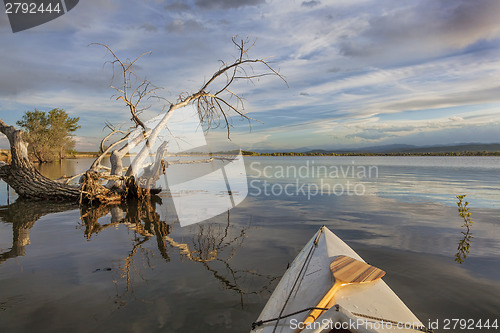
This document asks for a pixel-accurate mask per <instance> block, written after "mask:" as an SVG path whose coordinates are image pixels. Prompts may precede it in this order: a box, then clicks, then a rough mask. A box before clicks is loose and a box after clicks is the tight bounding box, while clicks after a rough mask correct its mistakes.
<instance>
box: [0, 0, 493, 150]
mask: <svg viewBox="0 0 500 333" xmlns="http://www.w3.org/2000/svg"><path fill="white" fill-rule="evenodd" d="M499 16H500V1H497V0H474V1H471V0H420V1H412V0H405V1H401V0H310V1H301V0H297V1H295V0H188V1H177V0H174V1H170V0H144V1H140V0H135V1H130V0H100V1H97V0H81V1H80V2H79V3H78V5H77V6H76V7H75V8H73V9H72V10H71V11H69V12H68V13H66V14H65V15H63V16H61V17H59V18H57V19H55V20H53V21H50V22H48V23H45V24H43V25H40V26H38V27H34V28H32V29H29V30H25V31H21V32H17V33H12V30H11V28H10V25H9V21H8V17H7V15H6V14H5V13H0V42H1V51H0V75H1V80H0V118H1V119H3V120H4V121H5V122H7V123H8V124H12V125H14V124H15V122H16V121H17V120H19V119H20V118H21V117H22V115H23V113H24V112H25V111H30V110H34V109H35V108H37V109H38V110H42V111H49V110H51V109H52V108H63V109H64V110H65V111H66V112H67V113H68V114H69V115H71V116H75V117H79V118H80V122H79V123H80V125H81V129H79V130H78V131H77V132H76V137H75V140H76V142H77V146H76V148H77V149H78V150H81V151H96V150H97V149H98V143H99V141H100V139H101V138H102V137H104V136H105V135H106V134H107V132H106V129H104V126H105V123H106V122H109V123H112V124H121V125H122V126H124V127H126V126H128V125H129V124H130V116H129V114H128V110H127V108H126V106H125V105H124V104H123V102H122V101H120V100H118V101H117V100H115V98H113V97H112V95H113V94H114V91H113V89H112V88H110V84H111V80H112V69H111V66H109V65H105V62H106V61H109V60H111V57H110V54H109V53H107V52H106V50H105V49H104V48H103V47H100V46H97V45H89V44H91V43H103V44H106V45H108V46H109V47H110V48H111V49H113V51H114V52H115V53H116V54H117V55H118V56H119V57H121V58H122V59H127V58H130V59H133V58H136V57H137V56H139V55H141V54H142V53H144V52H148V51H151V53H150V54H148V55H145V56H144V57H142V58H141V59H140V61H139V62H137V66H136V67H135V69H136V72H137V74H138V75H139V76H140V77H141V78H147V79H148V80H150V81H151V82H152V83H153V84H154V85H156V86H158V87H163V89H162V90H161V91H160V92H159V95H161V96H162V97H165V98H166V99H167V100H169V101H176V100H177V97H178V96H179V94H181V93H183V92H188V93H193V92H196V91H197V90H198V89H199V88H200V87H201V86H202V85H203V83H204V82H205V81H206V80H207V79H208V78H209V77H210V76H211V75H212V74H213V73H214V72H215V71H217V70H218V69H219V66H220V62H219V61H220V60H223V61H229V62H230V61H233V59H234V57H235V56H236V50H235V48H234V45H233V44H232V42H231V38H232V37H233V36H236V35H237V36H239V38H243V39H245V38H249V40H251V41H256V43H255V46H254V47H253V48H252V49H251V51H250V57H253V58H266V59H267V60H268V61H269V62H271V64H272V66H273V67H274V68H276V69H279V72H280V73H281V74H282V75H283V76H284V77H285V79H286V82H287V84H285V83H284V82H283V81H281V80H280V79H278V78H276V77H264V78H261V79H259V80H254V82H253V83H252V84H238V85H236V86H235V89H237V93H238V94H239V95H241V96H243V97H244V98H245V112H247V115H248V116H249V117H252V118H255V119H257V120H259V121H260V122H257V121H253V122H252V123H251V127H249V124H248V122H246V121H240V120H238V119H237V118H235V119H234V121H233V128H232V143H233V144H236V145H239V146H240V147H242V148H243V149H247V150H259V149H271V150H291V149H297V148H302V147H308V148H331V149H339V148H352V147H364V146H376V145H386V144H396V143H397V144H413V145H440V144H456V143H466V142H481V143H493V142H500V20H499V19H498V17H499ZM256 70H258V69H256ZM149 103H150V104H151V107H150V108H149V109H148V111H146V112H145V113H144V114H143V116H144V117H145V118H148V117H153V116H155V115H157V114H158V113H159V112H161V111H162V105H161V104H160V103H158V102H155V101H149ZM148 105H149V104H148ZM261 122H262V123H261ZM210 142H213V143H214V144H219V145H224V144H225V142H227V139H226V134H225V130H224V129H220V130H215V131H213V132H212V133H211V134H210ZM7 146H8V145H7V141H6V139H5V138H0V147H2V148H6V147H7Z"/></svg>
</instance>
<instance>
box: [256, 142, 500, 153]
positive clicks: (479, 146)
mask: <svg viewBox="0 0 500 333" xmlns="http://www.w3.org/2000/svg"><path fill="white" fill-rule="evenodd" d="M255 151H256V152H258V153H273V152H293V153H306V154H307V153H324V154H329V153H336V154H346V153H381V154H388V153H455V152H457V153H459V152H466V151H467V152H483V151H486V152H498V151H500V143H460V144H456V145H436V146H414V145H406V144H392V145H382V146H370V147H361V148H351V149H346V148H342V149H312V148H307V147H303V148H297V149H290V150H269V149H264V150H255Z"/></svg>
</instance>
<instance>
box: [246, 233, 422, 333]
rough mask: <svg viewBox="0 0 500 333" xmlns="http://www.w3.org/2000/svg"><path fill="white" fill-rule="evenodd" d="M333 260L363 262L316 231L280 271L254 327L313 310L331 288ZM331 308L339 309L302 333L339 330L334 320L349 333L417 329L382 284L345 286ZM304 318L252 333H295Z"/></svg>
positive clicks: (415, 322) (409, 314)
mask: <svg viewBox="0 0 500 333" xmlns="http://www.w3.org/2000/svg"><path fill="white" fill-rule="evenodd" d="M338 255H346V256H349V257H352V258H355V259H357V260H360V261H363V262H364V260H363V259H362V258H361V257H360V256H359V255H358V254H357V253H356V252H354V250H353V249H351V248H350V247H349V246H348V245H347V244H345V243H344V242H343V241H342V240H341V239H340V238H338V237H337V236H336V235H335V234H334V233H332V232H331V231H330V230H329V229H328V228H326V227H322V228H321V229H320V230H319V231H318V232H317V233H316V235H315V236H314V237H313V238H312V239H311V240H310V241H309V242H308V243H307V244H306V246H305V247H304V248H303V249H302V251H301V252H300V253H299V254H298V255H297V257H296V258H295V260H294V261H293V263H292V265H291V266H290V267H289V268H288V270H287V271H286V272H285V274H284V276H283V277H282V279H281V281H280V283H279V284H278V286H277V287H276V289H275V290H274V292H273V294H272V295H271V298H270V299H269V301H268V302H267V304H266V306H265V307H264V309H263V310H262V313H261V314H260V316H259V318H258V319H257V321H256V322H259V321H265V320H268V319H272V318H277V317H279V316H284V315H287V314H291V313H294V312H296V311H300V310H303V309H305V308H308V307H313V306H315V305H316V304H317V303H318V302H319V301H320V300H321V298H322V297H323V296H324V295H325V294H326V292H327V291H328V290H329V289H330V288H331V287H332V285H333V283H334V279H333V276H332V273H331V271H330V263H331V262H332V260H333V259H334V258H335V257H336V256H338ZM375 266H376V265H375ZM379 268H381V269H383V267H379ZM389 274H390V273H389ZM295 281H297V283H295ZM294 284H295V287H293V286H294ZM292 289H293V290H292ZM335 304H338V305H339V306H340V311H337V309H336V308H331V309H330V310H328V311H326V312H325V313H323V314H322V315H321V316H320V317H319V318H318V319H317V320H316V323H315V324H314V326H313V327H310V328H309V329H307V328H306V329H304V330H303V331H302V332H318V333H319V332H330V330H331V329H332V328H335V327H340V325H341V324H340V322H339V324H337V325H336V326H334V325H335V322H336V321H343V322H344V324H343V325H344V327H347V326H348V325H350V326H349V329H350V330H351V332H418V330H415V329H414V328H416V327H419V326H421V323H420V321H419V320H418V318H417V317H416V316H415V315H414V314H413V313H412V312H411V311H410V310H409V309H408V307H407V306H406V305H405V304H404V303H403V302H402V301H401V299H400V298H399V297H398V296H397V295H396V294H395V293H394V292H393V291H392V290H391V289H390V288H389V286H388V285H387V284H386V283H385V282H384V281H383V280H378V281H375V282H370V283H364V284H356V285H349V286H345V287H343V288H341V289H340V290H339V291H338V292H337V294H336V295H335V299H334V300H333V301H332V303H330V306H332V305H335ZM353 313H355V314H357V315H353ZM307 314H308V312H303V313H300V314H297V315H293V316H290V317H288V318H285V319H280V320H279V322H278V324H277V326H276V321H271V322H268V323H264V324H262V325H261V326H258V327H256V328H255V329H254V330H252V332H258V333H267V332H269V333H271V332H276V333H285V332H297V331H299V330H298V328H299V327H300V325H301V323H302V321H303V320H304V319H305V317H306V315H307ZM360 315H362V316H360ZM369 317H370V318H369ZM373 318H378V319H385V320H387V321H386V322H381V321H380V320H378V319H373ZM398 323H399V324H398ZM405 326H406V328H405ZM300 328H301V327H300Z"/></svg>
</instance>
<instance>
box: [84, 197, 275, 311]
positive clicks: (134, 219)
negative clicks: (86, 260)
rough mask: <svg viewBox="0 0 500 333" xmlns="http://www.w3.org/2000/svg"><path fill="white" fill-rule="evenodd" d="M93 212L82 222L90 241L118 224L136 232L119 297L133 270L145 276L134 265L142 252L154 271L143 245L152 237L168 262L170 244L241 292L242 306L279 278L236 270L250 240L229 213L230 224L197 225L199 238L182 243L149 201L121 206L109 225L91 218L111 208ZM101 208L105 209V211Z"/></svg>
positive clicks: (123, 273) (129, 288)
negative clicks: (240, 251) (239, 254)
mask: <svg viewBox="0 0 500 333" xmlns="http://www.w3.org/2000/svg"><path fill="white" fill-rule="evenodd" d="M89 209H91V210H95V211H96V213H94V214H89V213H88V212H86V213H85V214H84V213H83V211H82V220H83V221H84V223H85V224H86V229H85V233H86V237H87V238H89V237H90V235H91V233H92V232H93V233H97V232H100V231H102V230H104V229H106V228H108V227H110V226H116V225H117V224H127V225H128V227H129V229H130V230H132V231H133V232H134V236H133V247H132V250H131V251H130V252H129V254H128V255H127V257H126V258H125V259H124V261H125V264H124V265H123V267H122V268H121V270H122V276H121V277H122V278H124V279H125V283H126V288H125V292H124V293H122V295H120V296H117V297H118V298H119V299H121V298H122V297H123V296H124V295H125V293H126V292H128V291H129V290H131V289H132V280H131V276H130V273H131V268H132V267H133V268H134V270H135V272H136V274H138V275H139V276H141V274H140V271H138V270H137V269H136V266H135V264H134V258H135V257H136V256H137V254H138V253H139V251H140V252H141V253H143V255H144V258H143V259H145V260H146V262H147V265H146V266H148V267H150V268H151V265H150V263H149V260H150V258H149V255H150V252H149V250H147V249H145V248H144V247H143V245H144V244H145V243H146V242H147V241H149V240H150V239H151V238H152V237H155V239H156V243H157V248H158V250H159V251H160V254H161V256H162V257H163V258H164V259H165V261H166V262H169V261H170V260H171V259H170V257H169V255H168V252H167V245H168V246H169V247H170V248H172V249H175V250H176V251H178V253H179V254H180V256H181V259H187V260H188V261H192V262H197V263H201V264H202V265H203V266H204V267H205V268H206V269H207V270H208V271H209V272H210V273H211V274H212V275H213V276H214V277H215V278H216V279H217V280H218V281H219V282H220V283H221V284H222V286H223V287H224V288H225V289H228V290H233V291H235V292H237V293H238V294H239V295H240V297H241V304H242V305H243V301H244V296H246V295H252V294H259V293H262V292H267V291H269V288H270V286H271V284H272V283H273V282H274V281H275V280H276V279H277V277H273V276H268V275H262V274H259V273H258V272H255V271H250V270H246V269H235V268H233V266H234V265H233V264H232V262H231V260H232V259H233V258H234V256H235V254H236V252H237V251H238V249H239V248H241V246H242V245H243V242H244V239H245V237H246V234H245V232H246V228H245V227H243V228H242V229H240V228H236V227H233V226H231V224H230V215H229V211H228V213H227V222H226V223H225V224H224V225H221V224H199V225H197V226H196V228H197V231H196V232H195V236H193V237H192V238H191V241H190V242H184V241H183V242H181V241H176V240H175V237H174V236H171V231H172V227H171V226H170V225H169V224H167V223H165V222H164V221H160V216H159V214H158V213H157V212H156V211H155V205H154V204H153V205H148V204H146V202H145V201H142V200H140V201H136V202H135V204H133V205H132V204H128V205H123V206H120V209H121V210H123V211H122V214H121V216H122V217H121V218H118V216H120V214H115V217H116V218H115V219H114V220H113V217H112V220H111V221H110V222H109V223H106V224H102V225H101V224H99V223H98V221H97V220H93V221H91V220H89V219H88V218H89V217H92V218H97V217H102V216H104V215H106V214H107V213H108V212H110V207H109V206H104V207H103V208H93V207H89ZM101 209H104V211H103V210H101ZM104 212H106V214H104ZM84 215H85V216H86V217H85V218H83V216H84ZM90 231H91V232H90ZM89 232H90V233H89ZM236 264H237V263H236ZM255 279H257V280H258V284H260V285H261V288H259V290H255V289H252V290H247V289H246V288H245V287H243V285H244V284H246V283H248V284H249V285H255V281H249V280H255ZM120 302H122V301H120Z"/></svg>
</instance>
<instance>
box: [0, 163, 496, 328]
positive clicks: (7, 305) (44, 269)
mask: <svg viewBox="0 0 500 333" xmlns="http://www.w3.org/2000/svg"><path fill="white" fill-rule="evenodd" d="M90 162H91V161H90V160H88V159H77V160H66V161H63V162H62V163H60V164H55V165H44V166H43V169H42V172H43V173H45V174H46V175H48V176H50V177H58V176H60V175H63V174H66V175H70V174H75V173H78V172H81V171H83V170H85V168H86V167H88V165H89V164H90ZM245 165H246V170H247V173H248V184H249V193H248V196H247V198H246V199H245V200H244V201H243V202H242V203H241V204H240V205H238V206H237V207H236V208H234V209H232V210H230V211H229V212H226V213H223V214H220V215H218V216H216V217H213V218H210V219H208V220H207V221H205V222H203V223H199V224H193V225H191V226H187V227H181V226H180V225H179V223H178V221H176V220H175V219H172V218H171V217H170V216H172V214H171V209H172V208H171V207H170V206H169V205H168V202H169V201H170V199H171V198H169V195H168V194H166V193H162V194H161V195H160V197H161V199H162V201H163V203H159V202H156V203H152V204H151V205H147V206H146V205H137V204H136V205H133V204H131V205H128V206H126V207H114V208H100V209H86V208H82V209H80V208H79V207H78V206H75V205H71V204H64V203H52V204H51V203H46V202H26V201H22V200H17V201H16V195H15V193H13V192H12V190H10V192H9V195H7V188H6V184H5V183H3V182H2V181H0V206H1V207H0V253H1V254H0V328H1V331H2V332H33V331H37V332H40V331H47V332H68V331H71V332H89V331H101V332H248V331H249V330H250V328H251V323H252V322H253V321H254V320H255V319H256V318H257V317H258V315H259V313H260V311H261V309H262V308H263V306H264V304H265V303H266V301H267V299H268V298H269V296H270V293H271V292H272V290H273V289H274V287H275V286H276V284H277V283H278V281H279V279H280V277H281V275H282V274H283V273H284V271H285V270H286V267H287V265H288V263H290V262H291V261H292V260H293V258H294V257H295V256H296V255H297V253H298V251H299V250H300V249H301V248H302V247H303V246H304V245H305V243H306V242H307V241H308V240H309V238H310V237H312V235H313V234H314V233H315V232H316V231H317V229H318V228H319V227H320V226H322V225H326V226H328V228H330V230H332V231H333V232H335V233H336V234H337V235H338V236H339V237H340V238H342V239H343V240H344V241H345V242H346V243H347V244H348V245H350V246H351V247H352V248H353V249H354V250H355V251H357V252H358V253H359V254H360V255H361V256H362V257H363V258H364V259H365V260H366V261H367V262H369V263H371V264H373V265H375V266H377V267H380V268H382V269H384V270H385V271H386V272H387V275H386V276H385V277H384V280H385V281H386V282H387V284H388V285H389V286H390V287H391V288H392V289H393V290H394V291H395V292H396V293H397V294H398V295H399V296H400V298H401V299H402V300H403V301H404V302H405V303H406V304H407V305H408V307H409V308H410V309H411V310H412V311H413V312H414V313H415V314H416V315H417V317H419V318H420V319H421V320H422V322H423V323H424V324H427V323H428V322H429V321H433V322H435V321H436V320H439V321H440V323H441V326H442V323H443V321H444V320H445V319H453V318H458V319H474V320H476V321H477V320H479V319H482V320H483V322H484V321H485V320H487V319H489V320H490V322H493V321H494V320H497V321H500V311H499V309H500V297H498V296H499V295H500V158H498V157H245ZM459 194H466V195H467V197H466V199H467V200H468V201H469V203H470V205H469V206H470V207H471V209H470V212H471V214H472V220H473V221H474V222H475V224H474V225H473V226H472V234H473V237H474V238H473V239H472V242H471V245H470V253H469V255H468V256H467V258H465V261H464V263H463V264H458V263H457V262H455V261H454V259H455V253H456V251H457V244H458V242H459V241H460V239H461V238H462V237H463V235H462V234H461V232H462V231H463V229H464V228H462V227H461V225H462V224H463V220H462V219H461V218H460V216H459V215H458V210H457V206H456V201H457V200H456V195H459ZM8 203H10V205H7V204H8ZM499 324H500V323H499ZM436 331H437V332H447V331H446V330H436ZM455 331H460V330H455ZM478 331H484V332H494V331H496V330H494V329H490V330H484V329H483V330H479V329H476V330H474V332H478ZM469 332H470V330H469Z"/></svg>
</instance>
